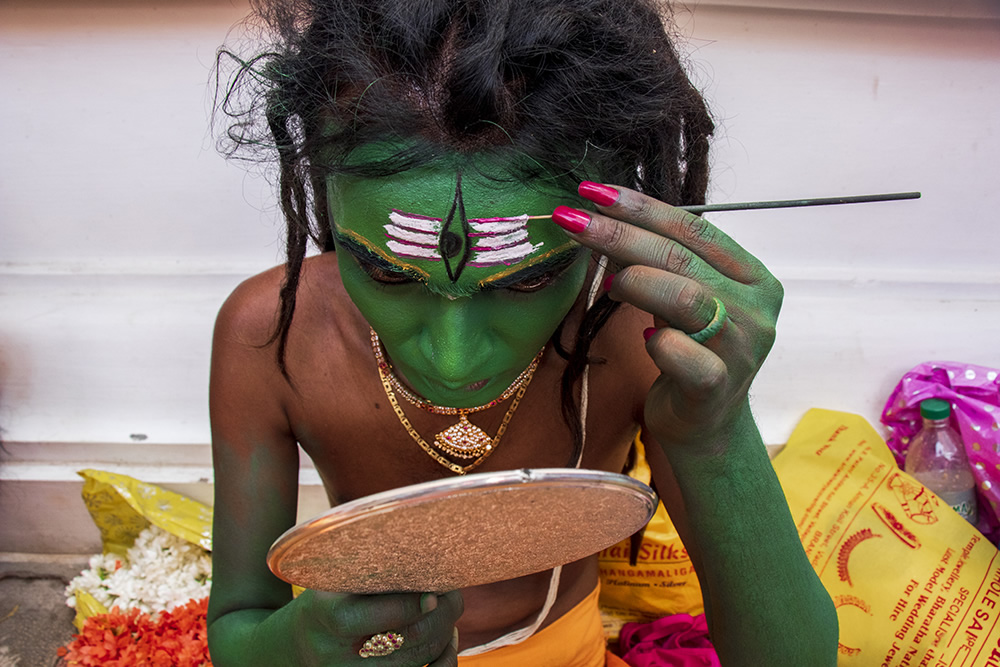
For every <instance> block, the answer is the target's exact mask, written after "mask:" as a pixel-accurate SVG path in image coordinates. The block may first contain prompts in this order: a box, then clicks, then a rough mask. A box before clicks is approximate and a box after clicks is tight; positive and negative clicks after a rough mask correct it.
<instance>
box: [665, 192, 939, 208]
mask: <svg viewBox="0 0 1000 667" xmlns="http://www.w3.org/2000/svg"><path fill="white" fill-rule="evenodd" d="M900 199H920V193H919V192H890V193H886V194H881V195H854V196H852V197H821V198H818V199H779V200H776V201H746V202H732V203H729V204H702V205H700V206H678V208H682V209H684V210H685V211H687V212H688V213H707V212H709V211H750V210H754V209H761V208H794V207H799V206H829V205H831V204H864V203H868V202H876V201H898V200H900Z"/></svg>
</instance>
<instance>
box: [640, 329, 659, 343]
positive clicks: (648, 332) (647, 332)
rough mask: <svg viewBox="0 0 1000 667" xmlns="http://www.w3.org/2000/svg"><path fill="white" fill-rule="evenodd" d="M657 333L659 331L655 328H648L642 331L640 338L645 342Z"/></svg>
mask: <svg viewBox="0 0 1000 667" xmlns="http://www.w3.org/2000/svg"><path fill="white" fill-rule="evenodd" d="M657 331H659V329H657V328H656V327H649V328H648V329H644V330H643V332H642V337H643V338H645V339H646V340H649V339H650V338H652V337H653V334H655V333H656V332H657Z"/></svg>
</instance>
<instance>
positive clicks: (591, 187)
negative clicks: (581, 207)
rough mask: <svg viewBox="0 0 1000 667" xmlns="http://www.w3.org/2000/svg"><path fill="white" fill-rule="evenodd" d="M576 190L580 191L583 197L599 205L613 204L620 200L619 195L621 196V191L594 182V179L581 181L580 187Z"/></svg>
mask: <svg viewBox="0 0 1000 667" xmlns="http://www.w3.org/2000/svg"><path fill="white" fill-rule="evenodd" d="M576 190H577V192H579V193H580V196H581V197H583V198H584V199H589V200H590V201H592V202H594V203H595V204H597V205H598V206H611V205H612V204H614V203H615V202H616V201H618V197H619V196H620V193H619V192H618V191H617V190H615V189H614V188H610V187H608V186H607V185H602V184H600V183H594V182H593V181H584V182H583V183H580V187H578V188H577V189H576Z"/></svg>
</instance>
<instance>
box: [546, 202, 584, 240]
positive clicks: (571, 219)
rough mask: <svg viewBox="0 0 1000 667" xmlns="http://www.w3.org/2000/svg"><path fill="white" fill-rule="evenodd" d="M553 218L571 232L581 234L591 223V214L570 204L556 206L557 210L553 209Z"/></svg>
mask: <svg viewBox="0 0 1000 667" xmlns="http://www.w3.org/2000/svg"><path fill="white" fill-rule="evenodd" d="M552 220H554V221H555V223H556V224H557V225H559V226H560V227H562V228H563V229H565V230H566V231H567V232H570V233H571V234H579V233H580V232H582V231H583V230H585V229H587V225H589V224H590V216H589V215H587V214H586V213H584V212H583V211H580V210H578V209H575V208H570V207H569V206H556V210H554V211H552Z"/></svg>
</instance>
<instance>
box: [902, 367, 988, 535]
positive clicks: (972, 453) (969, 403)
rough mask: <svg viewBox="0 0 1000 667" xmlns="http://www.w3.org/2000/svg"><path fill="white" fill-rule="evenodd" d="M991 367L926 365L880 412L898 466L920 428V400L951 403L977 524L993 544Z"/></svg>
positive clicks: (913, 373)
mask: <svg viewBox="0 0 1000 667" xmlns="http://www.w3.org/2000/svg"><path fill="white" fill-rule="evenodd" d="M997 376H998V372H997V370H996V369H994V368H986V367H984V366H976V365H974V364H961V363H956V362H951V361H930V362H927V363H924V364H920V365H918V366H916V367H914V368H913V369H912V370H910V371H909V372H908V373H906V375H904V376H903V378H902V379H901V380H900V381H899V384H897V385H896V388H895V389H893V391H892V393H891V394H890V395H889V400H888V401H886V404H885V408H884V409H883V410H882V423H883V424H885V425H886V426H887V427H888V428H889V432H890V436H889V439H888V440H887V442H886V444H888V445H889V449H891V450H892V451H893V453H895V455H896V460H897V461H898V462H899V465H900V467H902V465H903V460H904V458H905V455H906V449H907V447H908V446H909V443H910V438H912V437H913V436H914V435H916V433H917V431H919V430H920V426H921V423H922V422H921V419H920V401H922V400H924V399H925V398H940V399H944V400H946V401H948V402H949V403H950V404H951V416H952V420H951V421H952V425H953V426H956V427H957V428H958V430H959V432H960V433H961V435H962V441H963V442H964V443H965V450H966V452H967V454H968V457H969V463H970V464H971V465H972V473H973V475H974V476H975V478H976V490H977V492H978V493H977V500H978V502H979V525H978V526H977V527H978V528H979V530H980V532H982V533H983V534H985V535H986V536H987V537H989V538H990V539H991V541H993V542H996V537H997V536H998V533H1000V530H998V528H1000V511H998V509H997V508H998V506H1000V380H998V379H997Z"/></svg>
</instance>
